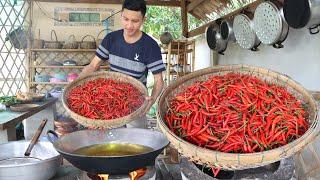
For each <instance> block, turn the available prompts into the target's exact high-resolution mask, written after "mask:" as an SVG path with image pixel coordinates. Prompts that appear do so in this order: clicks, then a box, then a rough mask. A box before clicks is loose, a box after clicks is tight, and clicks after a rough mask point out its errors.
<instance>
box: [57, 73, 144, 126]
mask: <svg viewBox="0 0 320 180" xmlns="http://www.w3.org/2000/svg"><path fill="white" fill-rule="evenodd" d="M98 78H106V79H116V80H118V81H122V82H126V83H130V84H131V85H133V86H134V87H135V88H137V89H138V90H139V91H140V92H141V93H142V95H143V96H145V95H147V94H148V91H147V88H146V87H145V86H144V85H143V84H142V83H141V82H140V81H139V80H137V79H135V78H133V77H131V76H129V75H126V74H123V73H119V72H112V71H99V72H94V73H91V74H88V75H86V76H83V77H80V78H78V79H76V80H74V81H73V82H71V83H70V84H68V85H67V86H66V88H65V89H64V90H63V93H62V105H63V107H64V108H65V109H66V111H67V112H68V113H69V114H70V116H71V118H73V119H74V120H75V121H77V122H78V123H80V124H82V125H83V126H86V127H94V128H103V129H109V128H118V127H121V126H123V125H125V124H127V123H129V122H131V121H134V120H136V118H138V117H140V116H141V115H142V113H143V112H144V110H145V109H146V107H147V104H148V102H147V101H146V100H145V101H144V102H143V104H142V105H141V106H140V107H139V108H138V109H136V110H135V111H134V112H132V113H131V114H129V115H127V116H123V117H121V118H116V119H108V120H104V119H91V118H87V117H84V116H81V115H79V114H77V113H75V112H74V111H72V110H71V109H69V107H68V102H67V99H66V97H67V94H68V92H69V91H70V90H71V89H72V88H74V87H76V86H79V85H82V84H83V83H85V82H87V81H90V80H94V79H98Z"/></svg>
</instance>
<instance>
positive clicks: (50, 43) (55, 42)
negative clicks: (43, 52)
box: [44, 30, 62, 49]
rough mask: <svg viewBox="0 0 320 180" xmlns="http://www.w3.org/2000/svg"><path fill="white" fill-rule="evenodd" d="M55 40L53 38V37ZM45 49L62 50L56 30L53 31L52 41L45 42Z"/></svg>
mask: <svg viewBox="0 0 320 180" xmlns="http://www.w3.org/2000/svg"><path fill="white" fill-rule="evenodd" d="M52 35H54V37H55V38H53V36H52ZM44 48H47V49H61V48H62V43H61V42H59V41H58V38H57V34H56V31H55V30H51V41H45V42H44Z"/></svg>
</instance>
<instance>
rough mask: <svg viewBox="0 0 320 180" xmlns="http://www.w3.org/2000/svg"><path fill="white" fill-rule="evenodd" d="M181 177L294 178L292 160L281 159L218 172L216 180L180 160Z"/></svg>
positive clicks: (201, 169) (197, 166)
mask: <svg viewBox="0 0 320 180" xmlns="http://www.w3.org/2000/svg"><path fill="white" fill-rule="evenodd" d="M180 167H181V175H182V179H183V180H192V179H201V180H213V179H231V180H233V179H267V180H273V179H283V180H290V179H291V178H292V177H293V176H294V160H293V158H292V157H291V158H287V159H283V160H281V161H278V162H275V163H272V164H269V165H266V166H262V167H259V168H252V169H245V170H237V171H220V172H219V174H218V175H217V177H216V178H214V177H213V174H212V171H210V170H209V169H206V168H203V167H202V166H200V165H196V164H194V163H192V162H188V160H187V159H184V158H183V159H182V161H181V164H180Z"/></svg>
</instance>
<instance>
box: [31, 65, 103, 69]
mask: <svg viewBox="0 0 320 180" xmlns="http://www.w3.org/2000/svg"><path fill="white" fill-rule="evenodd" d="M84 67H85V66H47V65H33V66H31V68H57V69H59V68H62V69H82V68H84ZM100 68H102V69H108V68H109V66H100Z"/></svg>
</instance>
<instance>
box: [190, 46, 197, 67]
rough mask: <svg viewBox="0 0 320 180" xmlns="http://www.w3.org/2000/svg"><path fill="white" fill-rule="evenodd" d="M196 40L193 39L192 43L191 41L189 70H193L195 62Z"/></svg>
mask: <svg viewBox="0 0 320 180" xmlns="http://www.w3.org/2000/svg"><path fill="white" fill-rule="evenodd" d="M195 51H196V42H195V41H193V43H192V64H191V67H192V68H191V72H193V71H194V64H195V62H194V61H195V59H196V57H195V55H196V52H195Z"/></svg>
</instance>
